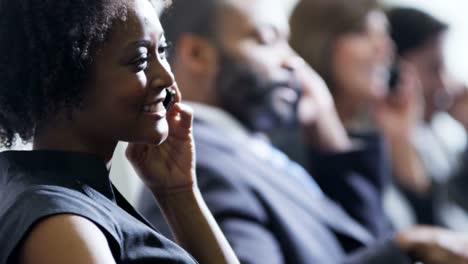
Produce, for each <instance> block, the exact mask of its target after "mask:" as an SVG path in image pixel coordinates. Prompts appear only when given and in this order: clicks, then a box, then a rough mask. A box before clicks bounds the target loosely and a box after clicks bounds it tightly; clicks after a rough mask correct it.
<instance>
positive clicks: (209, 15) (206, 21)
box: [161, 0, 225, 47]
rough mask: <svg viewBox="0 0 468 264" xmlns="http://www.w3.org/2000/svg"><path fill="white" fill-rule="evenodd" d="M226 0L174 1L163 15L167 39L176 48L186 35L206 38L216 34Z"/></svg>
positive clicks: (162, 21)
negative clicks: (218, 14) (219, 17)
mask: <svg viewBox="0 0 468 264" xmlns="http://www.w3.org/2000/svg"><path fill="white" fill-rule="evenodd" d="M224 1H225V0H172V5H171V6H170V7H169V8H168V9H166V10H165V11H164V12H163V13H162V14H161V23H162V26H163V28H164V31H165V34H166V38H167V39H168V41H169V42H171V43H172V44H173V45H174V47H175V46H177V43H178V41H179V39H180V37H181V36H182V35H183V34H186V33H192V34H194V35H197V36H200V37H206V38H210V39H211V38H213V37H214V35H215V34H216V24H217V23H216V22H217V13H218V11H219V10H218V8H219V6H220V5H221V3H222V2H224Z"/></svg>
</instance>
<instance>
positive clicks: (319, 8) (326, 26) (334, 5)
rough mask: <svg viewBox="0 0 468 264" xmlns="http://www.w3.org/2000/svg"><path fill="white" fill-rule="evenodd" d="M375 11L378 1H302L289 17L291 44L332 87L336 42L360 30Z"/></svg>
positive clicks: (378, 5)
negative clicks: (333, 54)
mask: <svg viewBox="0 0 468 264" xmlns="http://www.w3.org/2000/svg"><path fill="white" fill-rule="evenodd" d="M373 10H381V6H380V4H379V3H378V1H377V0H353V1H351V0H301V1H299V3H298V4H297V5H296V7H295V8H294V10H293V13H292V15H291V19H290V25H291V38H290V43H291V47H292V48H293V49H294V50H296V52H297V53H298V54H299V55H300V56H301V57H302V58H304V60H305V61H306V62H307V63H308V64H310V65H311V66H312V68H314V69H315V70H316V71H317V72H318V73H319V74H320V76H322V78H324V80H325V81H326V82H327V84H328V86H329V87H330V88H332V89H333V86H334V85H333V79H334V76H333V73H332V69H331V68H332V65H331V60H330V58H331V57H332V52H333V51H332V48H333V43H334V42H335V41H336V40H337V39H338V38H339V37H340V36H343V35H345V34H348V33H353V32H360V31H361V30H362V29H363V28H364V26H365V23H366V18H367V15H368V14H369V13H370V12H371V11H373ZM332 92H334V91H333V90H332Z"/></svg>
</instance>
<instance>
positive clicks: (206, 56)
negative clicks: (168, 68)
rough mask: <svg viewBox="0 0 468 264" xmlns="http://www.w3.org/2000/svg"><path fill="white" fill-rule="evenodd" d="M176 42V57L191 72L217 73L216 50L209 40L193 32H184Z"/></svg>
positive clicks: (201, 74) (202, 73) (198, 73)
mask: <svg viewBox="0 0 468 264" xmlns="http://www.w3.org/2000/svg"><path fill="white" fill-rule="evenodd" d="M178 42H179V43H178V45H177V50H176V54H177V59H178V60H180V62H181V63H182V64H183V65H184V67H185V68H186V69H187V70H190V72H191V73H192V74H194V75H197V76H203V75H205V76H206V75H209V76H214V75H215V74H216V73H217V71H218V55H217V50H216V48H215V46H214V45H213V44H212V43H211V42H210V41H209V40H207V39H205V38H203V37H199V36H195V35H193V34H185V35H183V36H182V37H181V38H180V39H179V41H178Z"/></svg>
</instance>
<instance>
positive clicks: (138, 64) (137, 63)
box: [132, 54, 150, 71]
mask: <svg viewBox="0 0 468 264" xmlns="http://www.w3.org/2000/svg"><path fill="white" fill-rule="evenodd" d="M149 60H150V55H149V54H145V55H141V56H140V57H138V58H136V59H135V60H133V62H132V65H133V66H134V67H135V69H136V70H137V71H143V70H145V69H146V68H147V67H148V62H149Z"/></svg>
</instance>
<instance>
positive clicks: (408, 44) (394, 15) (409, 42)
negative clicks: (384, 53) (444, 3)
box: [387, 7, 448, 55]
mask: <svg viewBox="0 0 468 264" xmlns="http://www.w3.org/2000/svg"><path fill="white" fill-rule="evenodd" d="M387 15H388V20H389V22H390V26H391V36H392V39H393V41H394V42H395V45H396V47H397V52H398V54H399V55H404V54H405V53H407V52H408V51H412V50H414V49H417V48H420V47H421V46H423V45H424V43H426V41H428V40H430V39H431V38H433V37H436V36H437V35H439V34H440V33H443V32H445V31H446V30H447V29H448V25H447V24H445V23H444V22H442V21H440V20H438V19H436V18H435V17H433V16H431V15H429V14H427V13H425V12H423V11H421V10H418V9H414V8H402V7H398V8H394V9H391V10H390V11H389V12H388V13H387Z"/></svg>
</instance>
